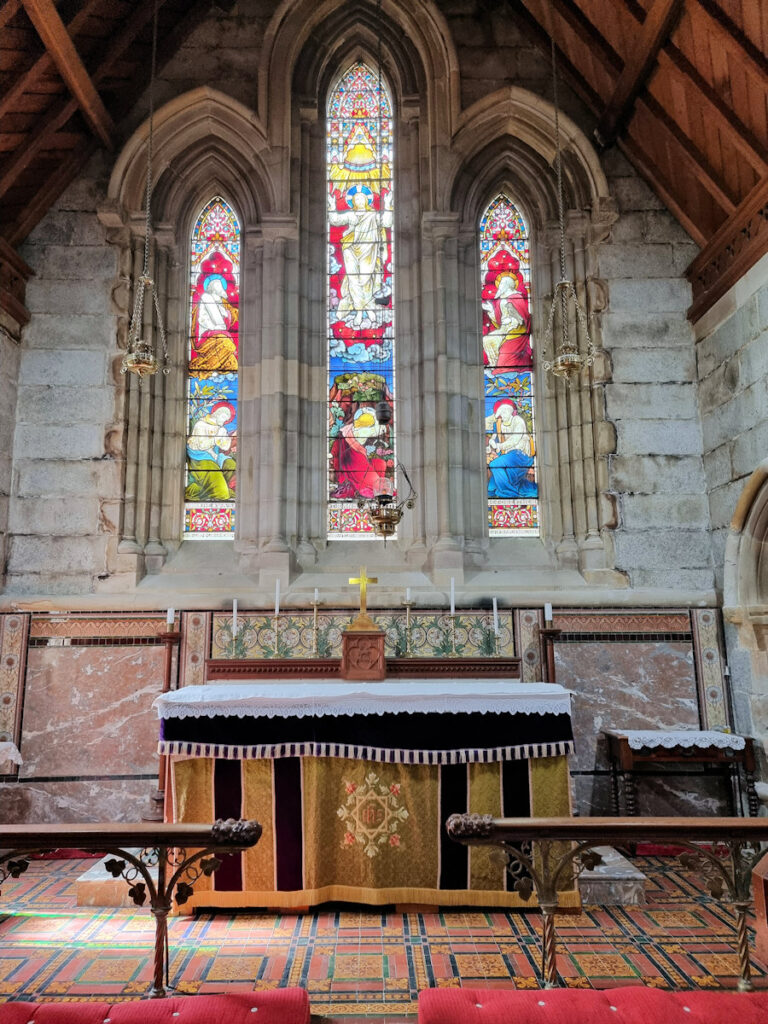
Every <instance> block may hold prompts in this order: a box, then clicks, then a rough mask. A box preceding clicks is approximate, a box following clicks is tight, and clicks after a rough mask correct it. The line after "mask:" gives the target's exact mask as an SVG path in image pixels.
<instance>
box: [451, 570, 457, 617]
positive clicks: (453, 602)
mask: <svg viewBox="0 0 768 1024" xmlns="http://www.w3.org/2000/svg"><path fill="white" fill-rule="evenodd" d="M455 614H456V585H455V583H454V579H453V576H451V615H455Z"/></svg>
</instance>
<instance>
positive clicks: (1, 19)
mask: <svg viewBox="0 0 768 1024" xmlns="http://www.w3.org/2000/svg"><path fill="white" fill-rule="evenodd" d="M20 7H21V0H6V2H5V6H4V7H3V9H2V10H1V11H0V28H2V27H3V26H4V25H7V24H8V22H9V21H10V20H11V18H12V17H13V16H14V14H15V13H16V12H17V11H18V9H19V8H20Z"/></svg>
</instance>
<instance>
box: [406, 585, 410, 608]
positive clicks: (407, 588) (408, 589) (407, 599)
mask: <svg viewBox="0 0 768 1024" xmlns="http://www.w3.org/2000/svg"><path fill="white" fill-rule="evenodd" d="M405 603H406V604H410V603H411V588H410V587H406V588H405Z"/></svg>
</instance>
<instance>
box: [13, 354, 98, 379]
mask: <svg viewBox="0 0 768 1024" xmlns="http://www.w3.org/2000/svg"><path fill="white" fill-rule="evenodd" d="M19 381H20V383H21V384H32V385H34V384H40V383H41V382H49V381H55V382H56V384H57V385H59V386H60V387H61V386H65V387H66V386H75V387H77V386H81V387H82V386H86V385H89V384H95V385H104V384H105V383H106V358H105V356H104V355H101V354H99V353H97V352H89V351H88V350H87V349H68V350H67V349H65V350H59V351H56V352H46V351H29V352H25V353H24V355H23V358H22V360H21V372H20V376H19Z"/></svg>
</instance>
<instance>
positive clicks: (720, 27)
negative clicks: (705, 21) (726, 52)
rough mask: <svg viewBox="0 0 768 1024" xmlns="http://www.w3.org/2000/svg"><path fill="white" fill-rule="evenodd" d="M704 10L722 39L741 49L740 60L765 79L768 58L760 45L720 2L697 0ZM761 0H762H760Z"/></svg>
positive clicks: (767, 70)
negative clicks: (731, 16)
mask: <svg viewBox="0 0 768 1024" xmlns="http://www.w3.org/2000/svg"><path fill="white" fill-rule="evenodd" d="M696 2H697V4H698V5H699V7H700V8H701V9H702V11H705V12H706V13H707V15H708V16H709V18H710V19H711V23H712V24H713V25H714V26H715V28H716V30H717V33H718V35H719V36H720V38H721V39H726V40H731V41H732V42H734V43H736V45H737V46H738V47H739V49H740V50H741V53H740V54H739V60H740V61H743V62H744V64H746V65H748V69H749V70H750V71H751V72H752V73H753V74H754V75H756V76H757V77H758V78H761V79H763V80H765V78H766V77H768V60H766V58H765V54H764V53H763V52H762V51H761V50H760V48H759V47H758V46H755V44H754V43H753V42H752V40H751V39H749V38H748V37H747V36H745V35H744V33H743V32H742V31H741V29H740V28H739V26H738V25H737V24H736V22H735V21H732V20H731V19H730V18H729V17H728V15H727V14H726V13H725V11H724V10H723V8H722V7H721V6H720V4H718V3H715V2H714V0H696ZM758 2H760V0H758Z"/></svg>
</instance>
